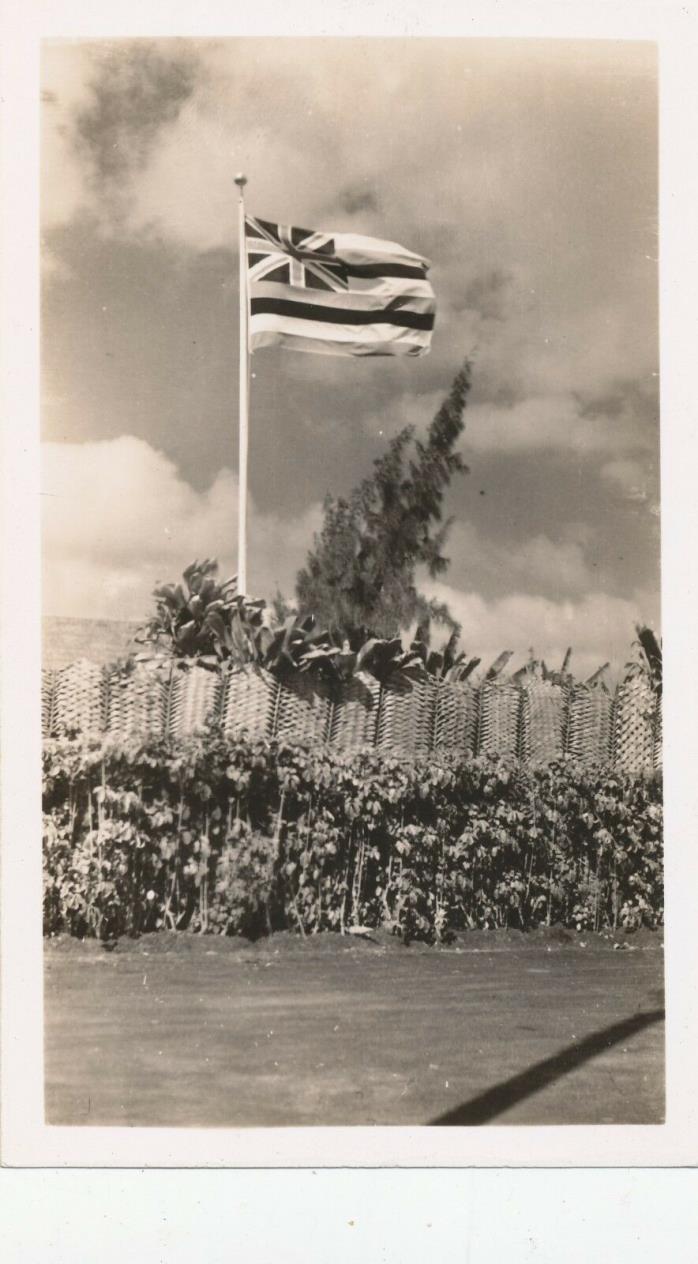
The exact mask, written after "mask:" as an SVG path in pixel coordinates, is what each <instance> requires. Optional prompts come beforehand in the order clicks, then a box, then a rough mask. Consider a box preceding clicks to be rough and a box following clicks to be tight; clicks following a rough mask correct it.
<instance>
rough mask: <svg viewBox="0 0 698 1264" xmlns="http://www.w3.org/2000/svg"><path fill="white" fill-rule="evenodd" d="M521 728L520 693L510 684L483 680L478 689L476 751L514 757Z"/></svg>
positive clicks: (517, 688) (518, 689)
mask: <svg viewBox="0 0 698 1264" xmlns="http://www.w3.org/2000/svg"><path fill="white" fill-rule="evenodd" d="M520 729H521V690H520V688H519V687H518V685H515V684H513V683H512V682H511V681H500V680H486V681H485V682H484V684H483V685H482V686H481V687H480V699H479V714H478V735H477V749H478V751H479V752H481V753H485V752H489V751H491V752H493V753H497V754H500V755H517V754H518V751H519V737H520Z"/></svg>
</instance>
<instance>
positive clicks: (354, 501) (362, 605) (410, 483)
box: [296, 362, 470, 636]
mask: <svg viewBox="0 0 698 1264" xmlns="http://www.w3.org/2000/svg"><path fill="white" fill-rule="evenodd" d="M469 388H470V366H469V364H468V363H467V362H466V363H464V364H463V366H462V368H461V369H460V370H459V372H458V373H457V375H456V377H455V379H454V381H453V384H452V386H451V389H450V391H449V394H448V395H447V397H446V399H445V400H444V402H443V403H442V405H441V407H440V408H439V410H438V412H437V413H436V415H435V417H434V419H433V421H432V422H431V425H430V426H429V430H428V432H427V435H426V438H425V439H424V440H421V439H418V438H415V434H414V427H413V426H406V427H405V428H404V429H402V430H401V431H400V432H399V433H398V434H397V435H395V437H394V438H393V439H392V440H391V442H390V444H389V445H388V449H387V451H386V452H385V453H384V455H383V456H381V457H379V458H378V460H377V461H375V462H374V469H373V473H372V474H371V475H370V476H369V477H368V478H366V479H364V480H363V482H361V483H360V484H359V486H358V487H356V488H355V489H354V491H353V492H352V493H351V494H350V495H349V496H348V497H340V498H338V499H336V500H335V499H334V498H333V497H331V496H329V497H328V498H327V499H326V501H325V518H324V523H323V527H322V530H321V531H320V533H319V535H318V536H316V538H315V541H314V545H313V548H312V549H311V551H310V552H309V554H308V558H307V560H306V564H305V567H304V568H303V570H301V571H300V572H299V574H298V577H297V581H296V594H297V598H298V603H299V606H300V609H301V610H302V611H312V613H313V614H314V615H315V617H316V618H317V619H318V621H319V622H320V623H321V624H323V625H326V626H328V627H331V628H349V627H356V626H360V625H364V626H366V627H368V628H370V629H371V630H372V631H373V632H375V633H377V634H378V635H380V636H395V635H396V634H397V633H398V632H399V631H400V630H401V629H405V628H408V627H409V626H410V625H411V624H413V623H414V622H415V621H423V620H425V619H427V618H429V617H431V618H433V619H435V620H437V621H438V622H441V623H446V624H449V625H450V626H451V627H455V622H454V620H453V619H452V618H451V616H450V613H449V611H448V609H447V607H446V606H444V605H441V604H440V603H437V602H435V601H428V600H427V599H426V597H424V596H423V595H422V594H421V593H420V592H419V591H418V589H417V570H418V568H419V567H425V568H426V570H427V572H428V574H429V575H430V576H432V577H434V576H437V575H440V574H443V572H444V571H445V570H446V568H447V567H448V564H449V559H448V557H446V556H445V555H444V551H443V550H444V545H445V542H446V537H447V534H448V530H449V527H450V525H451V520H450V519H447V520H445V521H444V519H443V502H444V496H445V493H446V491H447V489H448V486H449V483H450V481H451V478H452V476H453V475H454V474H458V473H465V472H467V470H466V466H465V465H464V463H463V459H462V457H461V455H460V453H459V452H457V451H455V445H456V443H457V441H458V439H459V437H460V435H461V434H462V431H463V427H464V411H465V404H466V399H467V395H468V391H469Z"/></svg>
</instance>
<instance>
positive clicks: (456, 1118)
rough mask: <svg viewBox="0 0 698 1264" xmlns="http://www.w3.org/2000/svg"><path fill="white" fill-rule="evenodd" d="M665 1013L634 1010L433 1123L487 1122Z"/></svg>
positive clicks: (441, 1116)
mask: <svg viewBox="0 0 698 1264" xmlns="http://www.w3.org/2000/svg"><path fill="white" fill-rule="evenodd" d="M664 1017H665V1014H664V1010H663V1009H655V1010H651V1011H650V1012H649V1013H647V1014H635V1015H634V1016H633V1017H632V1018H626V1019H624V1020H623V1022H620V1023H613V1024H612V1025H611V1026H610V1027H604V1028H603V1030H602V1031H597V1032H595V1033H594V1034H593V1035H592V1036H587V1037H586V1039H584V1040H580V1041H577V1042H576V1043H575V1044H573V1045H567V1047H566V1048H565V1049H561V1050H560V1052H559V1053H556V1054H553V1056H552V1057H551V1058H544V1059H543V1061H542V1062H536V1063H534V1065H533V1066H531V1067H529V1068H528V1070H527V1071H522V1072H521V1074H520V1075H512V1076H511V1078H510V1079H508V1080H503V1081H502V1083H501V1084H495V1085H494V1087H493V1088H490V1089H487V1091H486V1092H484V1093H479V1094H478V1096H477V1097H473V1098H471V1099H470V1101H469V1102H463V1104H462V1105H461V1106H456V1107H455V1108H454V1109H453V1110H448V1111H446V1113H445V1114H443V1115H439V1116H438V1117H437V1118H436V1119H432V1120H430V1121H429V1123H430V1126H431V1127H434V1126H438V1127H447V1126H456V1127H464V1126H468V1125H470V1126H473V1125H477V1124H487V1123H489V1122H490V1121H491V1120H492V1119H495V1118H496V1117H497V1115H501V1114H502V1112H503V1111H505V1110H509V1108H510V1107H511V1106H516V1105H517V1104H518V1103H519V1102H522V1101H524V1100H525V1099H526V1098H527V1097H530V1096H531V1095H532V1094H533V1093H538V1092H540V1090H541V1089H543V1088H547V1086H548V1085H549V1084H553V1083H554V1082H555V1080H559V1079H560V1078H561V1076H563V1075H568V1074H569V1072H570V1071H575V1070H576V1069H577V1067H580V1066H582V1065H583V1063H585V1062H588V1061H589V1059H590V1058H595V1057H597V1056H598V1055H599V1054H600V1053H605V1052H606V1051H607V1050H608V1049H611V1048H612V1047H613V1045H617V1044H619V1043H620V1041H621V1040H627V1039H629V1037H630V1036H634V1035H635V1034H636V1033H637V1032H638V1031H643V1030H644V1028H645V1027H651V1026H652V1025H653V1024H654V1023H659V1022H662V1021H663V1020H664Z"/></svg>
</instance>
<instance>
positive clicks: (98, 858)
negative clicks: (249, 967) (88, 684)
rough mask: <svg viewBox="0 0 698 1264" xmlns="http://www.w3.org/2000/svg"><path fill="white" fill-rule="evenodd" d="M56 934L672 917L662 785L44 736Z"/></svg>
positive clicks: (424, 931)
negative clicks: (667, 907) (665, 879)
mask: <svg viewBox="0 0 698 1264" xmlns="http://www.w3.org/2000/svg"><path fill="white" fill-rule="evenodd" d="M44 811H45V832H44V924H45V931H46V933H48V934H52V933H58V932H68V933H70V934H73V935H78V936H87V935H92V936H99V937H102V938H108V937H112V936H116V935H123V934H139V933H141V932H143V931H149V930H156V929H159V928H165V929H188V930H190V931H198V932H215V933H221V934H245V935H250V936H256V935H260V934H265V933H268V932H269V931H271V930H275V929H281V928H285V927H288V928H294V929H297V930H298V931H299V932H300V933H302V934H313V933H315V932H317V931H322V930H341V931H347V930H350V929H351V928H352V927H358V926H363V927H383V928H389V929H391V930H392V931H394V932H395V933H397V934H399V935H401V936H403V937H404V938H405V939H410V938H419V939H424V940H428V941H434V940H443V939H445V938H448V936H449V935H450V934H452V933H453V932H454V931H456V930H461V929H465V928H469V927H470V928H476V927H483V928H484V927H506V926H513V927H519V928H520V929H529V928H533V927H536V926H538V925H541V924H553V923H562V924H563V925H565V926H568V927H576V928H578V929H580V930H587V929H591V930H601V929H605V928H611V927H612V928H615V927H618V926H623V927H626V928H633V927H637V926H640V925H642V924H645V925H649V926H656V925H658V924H659V923H660V922H661V918H662V841H661V840H662V810H661V784H660V782H659V780H658V779H650V780H648V779H646V778H644V779H643V778H641V777H634V776H630V775H622V774H618V773H613V772H609V771H608V770H607V769H605V770H601V769H599V770H594V769H590V768H589V767H583V766H581V765H578V764H575V763H574V762H572V761H567V760H565V761H560V762H558V763H554V764H551V765H549V766H548V767H547V768H545V769H529V768H523V767H521V766H520V765H518V764H516V763H515V762H514V761H511V762H508V761H507V760H504V759H501V758H498V757H495V756H482V757H479V758H476V759H475V758H469V757H466V756H462V755H451V754H448V755H442V756H438V757H432V758H430V759H428V760H406V759H399V758H393V757H386V756H385V755H381V754H380V753H378V752H376V751H373V750H370V751H360V752H354V753H351V754H342V753H338V752H334V751H331V750H328V749H309V748H307V747H304V746H299V745H293V744H289V743H283V742H276V741H266V740H259V741H251V740H247V739H230V738H225V737H223V736H222V735H221V734H220V733H219V732H216V731H213V730H211V731H210V732H207V733H206V734H204V735H203V736H201V737H197V738H191V739H187V740H180V741H173V740H165V739H149V740H147V741H139V742H131V743H124V742H122V743H119V744H115V743H114V742H112V741H103V742H102V741H99V740H97V739H95V740H87V741H84V742H77V741H73V742H70V741H61V742H48V743H47V744H46V747H45V752H44Z"/></svg>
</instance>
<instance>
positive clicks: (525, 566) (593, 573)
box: [446, 522, 607, 598]
mask: <svg viewBox="0 0 698 1264" xmlns="http://www.w3.org/2000/svg"><path fill="white" fill-rule="evenodd" d="M589 542H590V541H589V537H588V536H587V537H586V538H581V539H580V534H579V531H578V529H577V528H576V527H575V526H574V525H572V526H569V527H568V528H567V530H566V531H565V533H564V536H563V538H562V539H559V540H551V539H550V538H549V537H548V536H547V535H545V534H544V533H542V532H539V533H536V534H534V535H531V536H527V537H524V538H522V539H518V540H515V541H502V540H494V539H492V538H489V537H487V536H486V535H484V534H483V533H482V532H481V531H478V530H477V528H476V527H475V526H474V524H472V523H468V522H456V523H454V525H453V527H452V528H451V532H450V534H449V536H448V540H447V544H446V553H447V555H448V556H449V557H450V558H451V559H452V563H453V564H452V571H454V572H457V574H458V578H459V579H460V578H461V576H467V583H468V586H469V587H473V588H474V589H475V590H476V591H478V592H481V593H485V594H487V593H488V591H491V590H492V586H493V585H494V586H496V589H497V590H498V591H499V592H502V591H503V592H527V593H529V594H540V595H544V596H551V595H552V596H555V597H558V598H561V597H569V596H579V595H580V594H584V593H586V592H589V591H590V590H591V589H593V588H595V587H606V586H607V582H606V580H607V577H606V576H605V575H604V573H603V571H601V572H600V571H599V569H598V568H596V567H594V566H592V564H591V563H590V562H589V561H588V559H587V552H586V550H585V544H587V543H589Z"/></svg>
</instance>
